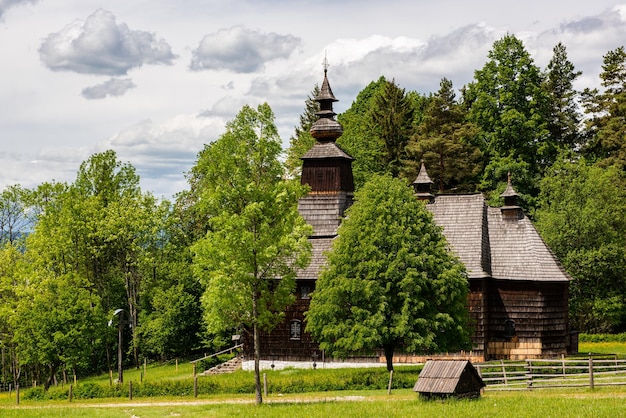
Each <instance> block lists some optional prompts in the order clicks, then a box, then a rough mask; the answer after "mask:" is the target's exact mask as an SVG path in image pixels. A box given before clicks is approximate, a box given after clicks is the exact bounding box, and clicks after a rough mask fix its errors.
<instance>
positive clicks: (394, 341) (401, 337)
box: [306, 175, 469, 370]
mask: <svg viewBox="0 0 626 418" xmlns="http://www.w3.org/2000/svg"><path fill="white" fill-rule="evenodd" d="M338 233H339V235H338V237H337V238H336V240H335V241H334V243H333V248H332V250H331V252H330V253H329V254H328V266H327V268H326V269H325V270H324V271H323V272H322V273H321V275H320V277H319V279H318V280H317V283H316V288H315V292H313V294H312V297H311V305H310V308H309V311H308V312H307V313H306V320H307V325H306V329H307V331H308V332H310V333H311V335H312V336H313V337H314V338H315V339H317V341H319V342H320V348H321V349H323V350H326V351H327V352H328V353H329V354H331V355H337V356H341V357H343V356H346V355H347V354H348V353H350V352H360V351H372V350H374V349H377V348H383V349H384V352H385V357H386V359H387V368H388V370H392V369H393V363H392V359H393V353H394V351H395V350H396V349H397V348H402V349H404V350H405V351H407V352H430V353H433V352H441V351H448V350H454V349H464V348H467V347H468V346H469V331H468V318H469V312H468V309H467V306H466V305H467V294H468V281H467V276H466V273H465V267H464V266H463V265H462V264H461V263H460V262H459V261H458V260H457V259H456V258H455V257H454V256H453V255H452V254H451V253H450V252H449V250H448V246H447V244H446V240H445V238H444V236H443V234H442V232H441V229H440V228H439V227H437V226H436V225H435V223H434V222H433V219H432V215H431V214H430V212H428V210H427V209H426V207H425V204H424V202H421V201H418V200H417V199H416V198H415V196H414V195H413V192H412V191H411V189H410V188H409V187H408V186H407V185H406V184H405V183H404V181H402V180H400V179H393V178H391V177H390V176H389V175H384V176H374V177H373V178H372V179H371V180H370V181H369V182H368V183H366V184H365V185H364V186H363V187H362V188H361V189H360V190H359V191H358V192H356V193H355V203H354V204H353V206H352V207H351V208H350V209H349V210H348V211H347V216H346V218H345V220H344V221H343V223H342V224H341V226H340V228H339V231H338Z"/></svg>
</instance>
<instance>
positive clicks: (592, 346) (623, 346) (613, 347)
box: [578, 342, 626, 358]
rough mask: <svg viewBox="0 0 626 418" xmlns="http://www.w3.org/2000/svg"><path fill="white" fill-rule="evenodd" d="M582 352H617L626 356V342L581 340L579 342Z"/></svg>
mask: <svg viewBox="0 0 626 418" xmlns="http://www.w3.org/2000/svg"><path fill="white" fill-rule="evenodd" d="M578 352H579V353H580V354H586V353H594V354H617V355H618V356H619V357H622V358H623V357H626V343H620V342H593V343H591V342H581V343H579V344H578Z"/></svg>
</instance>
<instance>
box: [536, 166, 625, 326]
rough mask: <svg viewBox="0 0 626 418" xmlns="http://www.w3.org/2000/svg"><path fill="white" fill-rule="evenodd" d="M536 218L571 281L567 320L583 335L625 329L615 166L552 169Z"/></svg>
mask: <svg viewBox="0 0 626 418" xmlns="http://www.w3.org/2000/svg"><path fill="white" fill-rule="evenodd" d="M540 203H541V204H540V207H539V209H538V210H537V212H536V214H535V217H536V220H537V228H538V230H539V231H540V232H541V235H542V237H543V239H544V240H545V241H546V243H547V244H548V245H549V246H550V248H551V249H552V250H553V251H554V252H555V253H556V255H557V257H558V258H559V259H560V260H561V261H562V263H563V265H564V267H565V269H566V270H567V271H568V272H569V273H570V274H571V275H572V277H573V278H574V281H573V282H572V284H571V286H570V318H571V320H572V323H573V325H574V326H575V327H576V328H578V329H579V330H581V331H582V332H615V331H621V332H623V331H624V330H626V316H625V315H624V314H623V312H624V310H625V309H626V250H625V249H626V181H625V179H624V177H623V172H620V170H619V169H618V168H617V167H616V166H611V167H608V168H602V167H598V166H592V165H589V164H588V163H587V162H586V161H585V160H584V159H581V160H580V161H571V159H569V161H568V159H565V160H564V161H563V162H559V163H557V164H555V166H554V167H553V168H551V169H550V170H549V172H548V175H547V176H546V177H545V178H544V179H543V180H542V182H541V194H540Z"/></svg>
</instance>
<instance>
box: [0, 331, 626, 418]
mask: <svg viewBox="0 0 626 418" xmlns="http://www.w3.org/2000/svg"><path fill="white" fill-rule="evenodd" d="M579 351H580V352H581V353H586V352H592V353H610V354H618V355H620V356H623V357H626V343H605V342H601V343H581V344H580V349H579ZM320 372H321V373H320ZM341 373H345V374H346V375H347V376H348V377H347V378H350V379H356V377H355V376H359V375H358V373H359V372H358V371H344V372H342V371H331V370H317V371H312V370H310V371H304V372H303V371H296V370H285V371H268V372H267V374H268V377H269V378H268V380H269V382H270V395H269V396H268V397H267V398H266V399H265V401H266V402H265V404H264V405H263V406H261V407H257V406H255V405H254V395H253V394H251V393H227V394H219V395H218V394H212V395H208V394H201V395H199V396H198V398H194V397H193V396H192V395H191V394H189V393H186V394H185V395H182V396H169V397H160V396H155V397H141V398H140V397H135V398H134V399H133V400H132V401H131V400H128V398H127V396H126V395H122V397H118V398H106V399H87V400H77V399H74V400H73V402H72V403H70V402H69V401H68V400H67V399H63V400H59V401H41V400H34V399H33V400H28V399H25V398H24V395H22V397H21V402H20V404H19V405H16V402H15V393H12V394H10V395H9V394H8V393H6V392H4V393H0V416H1V417H3V418H4V417H133V416H134V417H136V418H137V417H139V418H146V417H175V416H181V417H237V416H245V417H248V416H250V417H252V416H255V417H282V416H285V417H289V418H299V417H342V416H343V417H370V416H372V417H382V416H384V417H406V416H417V417H431V416H437V417H440V416H441V417H462V418H471V417H499V418H500V417H520V416H524V417H541V418H547V417H569V416H572V417H605V416H606V417H609V416H611V417H613V416H626V387H622V386H617V387H599V388H596V389H595V390H589V389H583V388H573V389H559V390H554V389H541V390H534V391H528V390H522V391H509V392H506V391H495V390H490V389H487V390H486V391H485V393H484V394H483V396H482V397H481V398H480V399H479V400H474V401H453V400H449V401H435V402H427V401H423V400H420V399H419V398H418V396H417V395H416V394H415V393H413V392H412V391H411V390H410V389H395V390H394V391H393V393H392V395H391V396H388V395H387V393H386V392H387V391H386V390H385V389H378V390H350V391H335V392H332V391H327V392H324V391H322V392H308V393H302V392H301V393H289V394H288V393H284V394H281V393H278V392H277V391H272V390H271V386H272V382H278V380H279V379H280V378H292V379H295V380H293V381H294V382H297V383H300V384H302V385H303V386H302V387H306V385H305V383H307V382H308V381H309V380H315V379H318V380H319V379H322V381H324V379H327V380H332V379H336V380H340V379H345V378H346V376H343V375H341ZM350 373H354V374H350ZM367 373H369V372H367ZM405 373H408V378H409V379H413V376H414V375H415V376H416V373H417V372H416V371H415V370H411V369H409V370H408V372H405ZM192 376H193V367H192V365H191V364H189V363H188V362H187V363H182V362H181V363H179V365H178V367H176V366H175V365H174V364H168V365H148V367H147V368H146V369H145V371H144V369H143V368H141V369H140V370H136V369H132V370H126V371H125V373H124V380H125V382H128V381H133V382H141V381H143V382H144V383H146V382H157V383H158V382H167V381H173V382H187V383H188V382H189V381H193V379H192ZM289 376H291V377H289ZM360 376H361V377H360V378H367V379H369V380H371V379H374V378H376V376H375V375H369V374H367V375H364V374H363V372H361V375H360ZM394 376H395V374H394ZM398 376H400V375H398ZM113 377H114V378H116V377H117V376H116V374H114V376H113ZM406 378H407V377H405V379H406ZM200 379H207V378H204V377H201V378H200ZM213 379H215V377H213ZM217 379H221V383H220V384H222V385H223V386H224V387H231V386H232V387H239V388H241V387H244V388H245V387H247V386H245V385H243V386H242V385H241V381H243V380H245V381H247V380H250V379H251V373H249V372H238V373H235V374H233V375H225V376H221V377H218V378H217ZM238 381H239V386H237V382H238ZM78 384H79V385H85V386H89V385H102V386H106V387H109V375H108V374H105V375H101V376H96V377H91V378H87V379H80V380H79V382H78ZM379 387H380V386H379ZM66 389H67V387H66ZM22 393H26V391H23V392H22Z"/></svg>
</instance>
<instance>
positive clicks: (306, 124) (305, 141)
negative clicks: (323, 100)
mask: <svg viewBox="0 0 626 418" xmlns="http://www.w3.org/2000/svg"><path fill="white" fill-rule="evenodd" d="M319 93H320V88H319V86H318V85H317V84H316V85H315V87H314V88H313V91H312V92H311V95H309V96H307V98H306V100H305V101H304V106H305V107H304V113H302V114H301V115H300V125H299V126H296V130H295V133H294V135H293V136H292V137H291V138H290V140H289V148H288V149H287V158H286V160H285V167H286V169H287V174H288V175H289V176H291V177H298V176H299V175H300V171H301V169H302V160H301V159H300V158H301V157H302V156H303V155H304V154H306V152H307V151H308V150H310V149H311V148H312V147H313V144H315V139H314V138H313V137H312V136H311V133H310V132H309V131H310V129H311V126H312V125H313V123H314V122H315V121H316V120H317V112H318V111H319V110H320V105H319V103H318V102H316V101H315V97H317V96H318V95H319Z"/></svg>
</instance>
